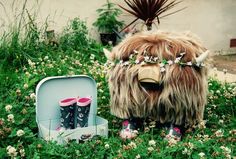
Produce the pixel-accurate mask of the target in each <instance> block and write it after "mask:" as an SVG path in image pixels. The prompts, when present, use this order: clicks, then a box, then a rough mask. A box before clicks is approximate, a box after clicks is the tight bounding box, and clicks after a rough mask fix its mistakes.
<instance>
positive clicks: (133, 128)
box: [120, 118, 143, 139]
mask: <svg viewBox="0 0 236 159" xmlns="http://www.w3.org/2000/svg"><path fill="white" fill-rule="evenodd" d="M142 125H143V123H142V119H139V118H132V119H126V120H124V121H123V122H122V130H121V131H120V137H121V138H122V139H133V138H135V137H136V136H137V135H138V128H141V127H142Z"/></svg>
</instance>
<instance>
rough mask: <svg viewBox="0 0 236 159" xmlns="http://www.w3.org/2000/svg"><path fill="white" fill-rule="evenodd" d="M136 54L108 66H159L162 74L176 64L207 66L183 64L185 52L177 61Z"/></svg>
mask: <svg viewBox="0 0 236 159" xmlns="http://www.w3.org/2000/svg"><path fill="white" fill-rule="evenodd" d="M133 52H134V54H131V55H130V56H129V60H120V61H119V60H118V61H114V62H111V61H109V63H107V64H108V65H110V66H111V67H114V66H115V65H116V64H119V65H120V66H122V67H123V66H131V65H135V64H140V65H146V64H159V66H160V72H165V71H166V68H165V67H166V66H171V65H174V64H178V65H180V66H190V67H191V66H197V67H202V66H205V65H204V64H203V63H201V62H192V61H189V62H182V61H181V60H182V58H183V56H184V55H185V54H186V53H185V52H183V53H180V56H178V57H176V59H175V60H166V59H162V60H160V58H159V57H155V56H149V55H147V51H144V53H143V54H144V56H143V57H142V58H137V54H138V51H137V50H134V51H133Z"/></svg>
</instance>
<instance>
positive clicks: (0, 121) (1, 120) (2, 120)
mask: <svg viewBox="0 0 236 159" xmlns="http://www.w3.org/2000/svg"><path fill="white" fill-rule="evenodd" d="M3 124H4V119H3V118H0V126H2V125H3Z"/></svg>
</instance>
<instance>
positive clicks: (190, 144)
mask: <svg viewBox="0 0 236 159" xmlns="http://www.w3.org/2000/svg"><path fill="white" fill-rule="evenodd" d="M187 147H188V148H189V149H191V150H192V149H193V147H194V145H193V143H191V142H188V143H187Z"/></svg>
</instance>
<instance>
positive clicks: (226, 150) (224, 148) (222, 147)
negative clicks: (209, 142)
mask: <svg viewBox="0 0 236 159" xmlns="http://www.w3.org/2000/svg"><path fill="white" fill-rule="evenodd" d="M220 148H221V149H222V150H223V151H224V153H227V154H230V153H231V149H230V148H228V147H225V146H220Z"/></svg>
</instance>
